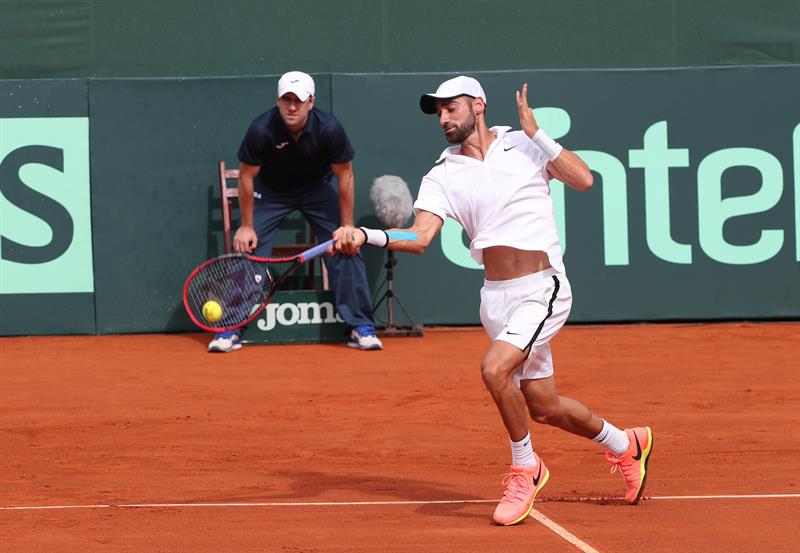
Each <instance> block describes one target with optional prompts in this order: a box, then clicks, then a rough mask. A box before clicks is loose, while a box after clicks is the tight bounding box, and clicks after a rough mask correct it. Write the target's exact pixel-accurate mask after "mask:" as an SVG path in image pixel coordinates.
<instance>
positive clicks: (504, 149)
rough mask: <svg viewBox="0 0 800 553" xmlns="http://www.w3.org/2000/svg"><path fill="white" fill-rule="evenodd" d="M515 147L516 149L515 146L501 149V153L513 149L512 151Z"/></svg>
mask: <svg viewBox="0 0 800 553" xmlns="http://www.w3.org/2000/svg"><path fill="white" fill-rule="evenodd" d="M516 147H517V144H514V145H513V146H509V147H508V148H503V151H504V152H507V151H509V150H513V149H514V148H516Z"/></svg>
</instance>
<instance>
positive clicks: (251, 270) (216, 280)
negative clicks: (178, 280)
mask: <svg viewBox="0 0 800 553" xmlns="http://www.w3.org/2000/svg"><path fill="white" fill-rule="evenodd" d="M272 285H273V278H272V275H271V274H270V271H269V268H268V267H267V265H266V264H264V263H258V262H255V261H252V260H250V259H248V258H247V257H245V256H236V255H233V256H230V257H222V258H218V259H216V260H214V262H212V263H209V264H208V265H206V266H204V267H202V268H201V269H200V270H199V271H198V272H197V273H196V274H195V275H194V277H193V278H192V279H191V281H190V282H189V286H188V289H187V293H186V297H187V300H188V304H189V309H190V310H191V311H192V313H193V315H194V316H195V318H197V320H199V321H202V322H203V323H204V324H206V325H208V326H210V327H214V328H226V327H232V326H236V325H240V324H241V323H243V322H245V321H247V320H248V319H249V318H250V317H251V316H252V315H253V314H254V313H255V312H256V311H257V310H258V308H259V307H260V306H261V304H262V303H263V302H264V301H265V300H266V299H267V298H268V297H269V294H270V292H271V291H272ZM209 301H215V302H217V303H219V305H220V306H221V307H222V316H221V317H220V318H219V319H217V320H216V321H209V320H208V319H206V318H205V316H204V314H203V306H204V305H205V304H206V303H207V302H209Z"/></svg>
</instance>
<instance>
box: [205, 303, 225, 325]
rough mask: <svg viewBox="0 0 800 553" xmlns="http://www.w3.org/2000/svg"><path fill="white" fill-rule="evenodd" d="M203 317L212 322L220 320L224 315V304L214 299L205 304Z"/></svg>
mask: <svg viewBox="0 0 800 553" xmlns="http://www.w3.org/2000/svg"><path fill="white" fill-rule="evenodd" d="M203 317H204V318H205V320H207V321H208V322H210V323H213V322H216V321H218V320H219V319H220V318H221V317H222V306H221V305H220V304H218V303H217V302H215V301H214V300H211V301H207V302H205V303H204V304H203Z"/></svg>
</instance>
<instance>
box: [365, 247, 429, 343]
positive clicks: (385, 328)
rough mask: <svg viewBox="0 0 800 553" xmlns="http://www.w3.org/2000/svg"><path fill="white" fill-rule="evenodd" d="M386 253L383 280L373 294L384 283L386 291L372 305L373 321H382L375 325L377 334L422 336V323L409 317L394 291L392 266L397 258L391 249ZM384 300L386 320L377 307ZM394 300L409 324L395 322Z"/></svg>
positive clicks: (395, 263)
mask: <svg viewBox="0 0 800 553" xmlns="http://www.w3.org/2000/svg"><path fill="white" fill-rule="evenodd" d="M386 253H387V257H386V264H385V265H384V268H385V269H386V277H385V278H384V279H383V282H382V283H381V284H380V286H378V288H377V290H376V292H375V294H376V295H377V294H378V292H379V291H380V290H381V288H383V286H384V285H386V291H385V292H384V293H383V295H382V296H381V298H380V299H379V300H378V301H377V302H374V305H373V307H372V311H373V314H374V316H375V321H376V322H380V323H382V325H377V326H376V327H375V328H376V331H377V334H378V336H422V334H423V332H424V327H423V326H422V324H420V323H415V322H414V319H412V318H411V315H409V314H408V311H407V310H406V308H405V306H404V305H403V304H402V303H401V302H400V299H399V298H398V297H397V296H396V295H395V293H394V282H393V281H394V266H395V265H397V258H395V256H394V252H393V251H392V250H388V251H387V252H386ZM384 300H385V301H386V311H387V314H388V320H386V321H384V320H382V319H380V318H379V317H378V307H379V306H380V305H381V303H383V302H384ZM395 302H397V305H398V306H399V307H400V309H401V310H402V311H403V314H404V315H405V317H406V319H407V320H408V322H409V323H410V324H408V325H398V324H396V322H395V318H394V314H395V309H394V304H395Z"/></svg>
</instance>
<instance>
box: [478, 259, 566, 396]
mask: <svg viewBox="0 0 800 553" xmlns="http://www.w3.org/2000/svg"><path fill="white" fill-rule="evenodd" d="M571 308H572V289H571V288H570V285H569V280H567V276H566V275H564V274H562V273H559V272H558V271H557V270H555V269H553V268H552V267H551V268H549V269H545V270H544V271H540V272H538V273H534V274H532V275H525V276H524V277H520V278H514V279H511V280H484V282H483V288H481V323H483V328H484V329H485V330H486V333H487V334H488V335H489V338H491V339H492V340H503V341H504V342H508V343H509V344H512V345H514V346H516V347H518V348H519V349H521V350H522V351H528V358H527V359H526V360H525V362H524V363H522V364H521V365H520V367H519V368H518V369H517V372H516V373H515V374H514V382H515V383H516V384H517V385H518V386H519V382H520V380H535V379H538V378H547V377H549V376H552V375H553V357H552V355H551V353H550V340H551V339H552V338H553V337H554V336H555V335H556V334H557V333H558V331H559V330H561V327H562V326H564V323H565V322H566V321H567V317H568V316H569V312H570V309H571Z"/></svg>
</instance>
